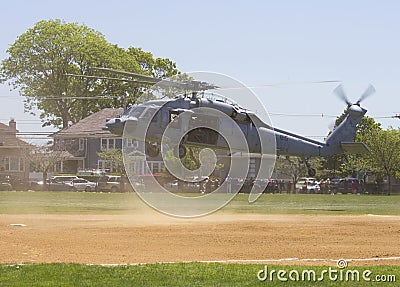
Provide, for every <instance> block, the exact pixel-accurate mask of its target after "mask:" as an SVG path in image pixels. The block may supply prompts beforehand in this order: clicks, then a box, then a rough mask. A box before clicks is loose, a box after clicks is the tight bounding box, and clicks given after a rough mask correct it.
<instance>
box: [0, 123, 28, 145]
mask: <svg viewBox="0 0 400 287" xmlns="http://www.w3.org/2000/svg"><path fill="white" fill-rule="evenodd" d="M16 132H17V131H16V130H14V129H12V128H10V127H9V126H7V125H5V124H3V123H0V148H10V147H13V148H14V147H28V146H29V144H28V143H27V142H25V141H23V140H20V139H19V138H17V136H16Z"/></svg>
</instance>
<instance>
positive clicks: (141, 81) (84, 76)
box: [65, 74, 154, 85]
mask: <svg viewBox="0 0 400 287" xmlns="http://www.w3.org/2000/svg"><path fill="white" fill-rule="evenodd" d="M65 75H66V76H70V77H78V78H87V79H99V80H111V81H120V82H129V83H138V84H149V85H154V82H150V81H144V80H133V79H121V78H112V77H102V76H89V75H78V74H65Z"/></svg>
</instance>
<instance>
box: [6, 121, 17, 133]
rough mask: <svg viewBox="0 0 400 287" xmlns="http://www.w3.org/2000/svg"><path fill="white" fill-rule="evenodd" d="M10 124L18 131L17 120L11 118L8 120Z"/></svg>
mask: <svg viewBox="0 0 400 287" xmlns="http://www.w3.org/2000/svg"><path fill="white" fill-rule="evenodd" d="M8 126H9V127H10V128H11V129H12V130H13V131H15V132H17V123H16V121H15V120H14V119H13V118H11V119H10V121H9V122H8Z"/></svg>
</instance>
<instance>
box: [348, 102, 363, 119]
mask: <svg viewBox="0 0 400 287" xmlns="http://www.w3.org/2000/svg"><path fill="white" fill-rule="evenodd" d="M348 112H349V115H350V116H352V117H353V118H359V117H362V116H363V115H364V114H365V113H366V112H367V110H365V109H363V108H361V107H360V106H359V105H357V104H353V105H351V106H350V107H349V109H348Z"/></svg>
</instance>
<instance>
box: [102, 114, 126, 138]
mask: <svg viewBox="0 0 400 287" xmlns="http://www.w3.org/2000/svg"><path fill="white" fill-rule="evenodd" d="M123 129H124V123H123V122H122V121H121V119H120V118H112V119H109V120H107V122H106V126H105V127H104V128H103V130H106V131H109V132H111V133H113V134H117V135H121V134H122V132H123Z"/></svg>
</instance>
